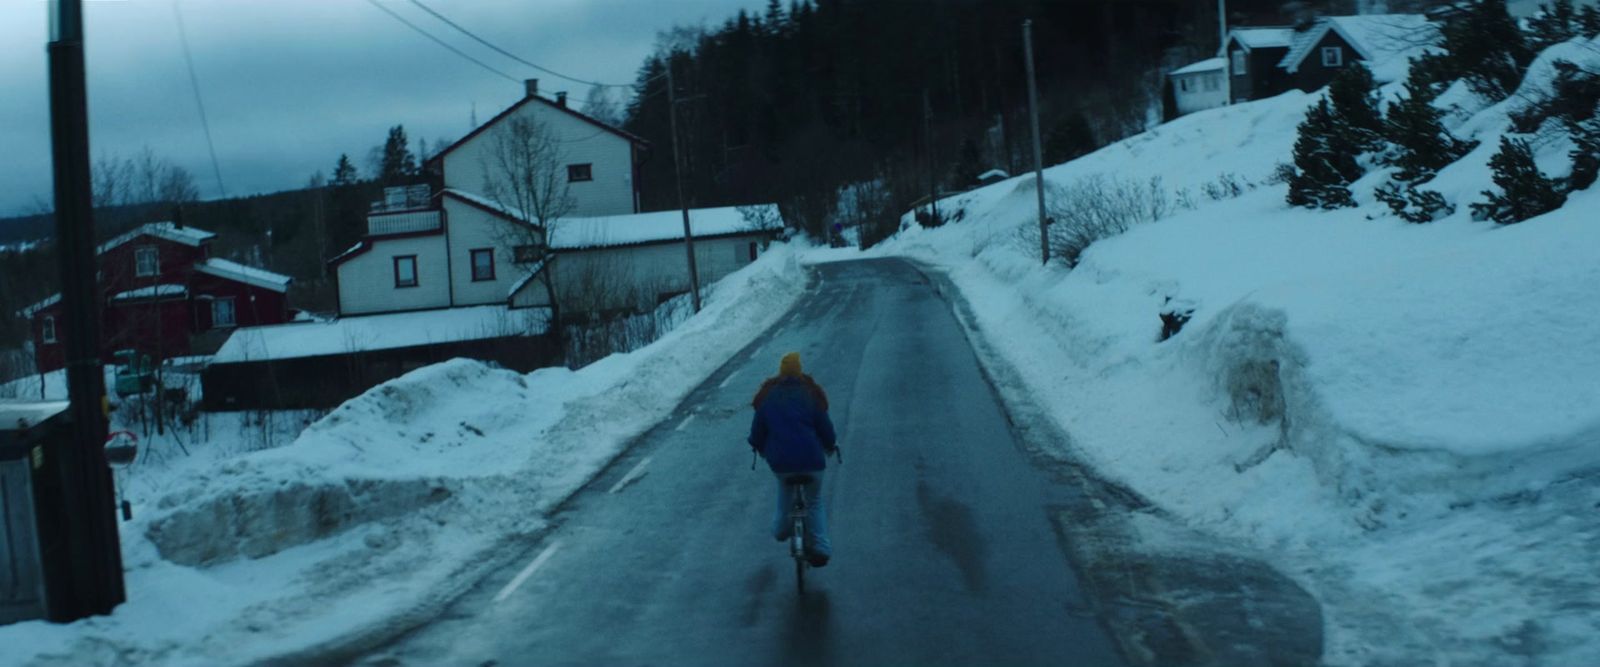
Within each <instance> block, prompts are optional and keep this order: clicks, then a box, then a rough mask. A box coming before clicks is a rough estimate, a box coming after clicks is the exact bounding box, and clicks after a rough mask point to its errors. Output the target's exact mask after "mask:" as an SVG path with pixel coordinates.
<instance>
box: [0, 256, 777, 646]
mask: <svg viewBox="0 0 1600 667" xmlns="http://www.w3.org/2000/svg"><path fill="white" fill-rule="evenodd" d="M806 284H807V276H806V274H805V271H804V269H803V268H802V266H801V264H800V261H799V250H798V249H796V248H795V247H793V246H790V245H775V246H773V247H772V248H771V249H770V250H769V252H767V253H766V254H765V255H763V256H762V257H761V258H760V259H759V260H757V261H756V262H754V263H752V264H751V265H749V266H747V267H745V268H743V269H741V270H740V271H738V272H736V273H734V274H731V275H729V276H728V277H726V278H724V279H722V280H721V281H718V282H717V283H715V284H714V285H711V286H708V287H707V289H706V301H705V308H704V309H703V310H702V312H700V313H699V314H697V315H695V316H694V317H691V318H689V319H688V320H687V321H686V322H685V323H684V324H682V325H681V326H679V327H678V329H676V330H675V331H673V332H671V333H669V334H667V335H666V336H664V337H663V338H662V339H661V340H659V341H657V342H655V343H653V344H651V345H649V346H646V347H644V348H641V349H639V350H636V351H634V352H631V353H627V354H618V355H613V356H611V357H607V358H606V359H603V360H601V361H599V362H596V363H594V364H591V365H590V366H587V367H585V368H583V369H581V370H578V371H571V370H567V369H562V368H552V369H541V370H539V371H535V372H533V373H530V374H527V375H521V374H517V373H514V372H511V371H507V370H504V369H500V368H495V367H492V366H490V365H487V364H484V363H481V362H477V361H470V360H465V359H456V360H452V361H448V362H445V363H441V364H435V365H433V366H428V367H425V368H422V369H419V370H416V371H413V372H411V373H408V374H406V375H404V376H402V377H400V378H396V379H394V380H391V381H389V382H386V383H384V384H382V385H380V386H378V387H374V388H373V389H371V390H369V391H367V392H366V393H364V394H362V395H361V396H358V397H356V398H354V399H351V400H350V401H348V402H346V403H345V404H344V405H342V406H340V407H339V408H337V409H335V410H334V411H332V412H331V413H329V414H328V415H326V416H325V417H324V418H322V419H321V420H320V421H317V422H316V423H315V424H312V425H311V426H310V427H308V428H306V429H305V431H304V433H302V434H301V435H300V437H299V438H298V439H297V440H295V441H294V442H293V443H292V444H289V445H287V446H282V447H277V448H273V449H266V450H261V451H254V452H250V453H245V454H243V455H240V456H237V457H233V458H229V459H226V460H222V461H218V462H215V463H210V464H207V465H186V466H180V467H176V468H175V469H176V470H181V473H182V474H181V476H174V477H172V478H170V479H166V480H165V481H163V482H161V483H155V482H154V481H153V480H150V481H147V484H146V486H145V487H144V488H145V489H146V490H147V491H149V492H150V493H149V494H148V495H146V496H144V497H142V498H135V500H136V501H138V504H137V505H136V506H135V508H134V511H135V520H134V521H132V522H129V523H124V524H122V529H123V551H124V561H125V564H126V566H127V569H128V574H127V583H128V591H129V596H128V602H127V603H125V604H123V605H121V606H120V607H118V608H117V610H116V611H115V613H113V614H112V615H111V616H108V617H100V618H93V619H88V620H85V621H80V622H77V623H73V624H70V625H64V626H58V625H51V624H48V623H44V622H38V621H34V622H27V623H18V624H13V625H10V626H5V627H0V645H3V646H5V647H6V648H5V656H6V657H5V661H6V663H7V664H19V665H55V664H62V665H68V664H70V665H80V664H117V663H137V664H171V665H226V664H248V663H252V662H257V661H262V660H280V661H284V662H286V663H288V664H300V663H306V662H318V661H328V660H334V661H337V660H338V659H340V656H346V655H349V654H350V652H351V651H356V650H360V649H361V648H363V647H365V646H367V645H369V644H370V643H371V642H372V641H373V640H376V639H382V638H386V637H391V636H393V635H394V634H395V633H396V632H399V631H403V630H405V629H406V628H409V627H412V626H413V625H414V624H415V623H417V622H419V621H421V620H424V619H426V618H430V617H431V616H432V615H434V614H436V613H438V612H439V611H440V610H442V609H443V608H444V607H445V606H446V605H447V604H449V602H450V601H451V600H453V599H455V598H456V597H458V596H459V594H460V593H462V592H464V591H465V590H466V589H467V587H468V586H470V585H471V584H472V583H473V582H475V581H477V580H478V579H479V578H481V576H482V575H483V574H485V573H486V572H488V571H490V570H492V568H494V567H495V566H497V565H499V564H501V563H502V562H503V561H504V560H505V559H507V558H515V557H517V556H520V554H521V551H522V550H523V548H524V547H523V545H524V544H525V542H526V540H527V539H528V537H529V536H531V535H534V534H537V533H538V532H539V531H541V530H544V529H545V527H546V524H545V520H544V518H543V517H544V516H545V514H546V513H547V512H548V511H549V510H550V509H551V508H553V507H554V506H555V505H556V504H558V503H560V502H561V501H562V500H563V499H565V498H566V497H568V496H569V495H570V494H571V493H573V492H574V491H576V490H577V489H578V488H580V487H581V486H582V485H583V484H584V483H585V482H587V481H588V480H589V479H591V478H593V476H594V475H595V474H597V473H598V471H599V470H600V469H601V468H603V467H604V465H605V464H606V463H607V462H609V461H610V460H611V459H612V458H613V457H615V456H616V455H617V454H618V453H619V452H620V451H622V449H623V448H624V447H626V446H627V444H628V443H629V442H631V441H633V440H634V439H635V438H636V437H637V436H638V435H639V434H641V433H643V432H644V431H645V430H647V429H649V428H650V427H652V426H653V425H655V424H656V423H658V422H659V421H661V420H662V419H663V418H665V417H666V416H667V415H668V414H669V413H670V412H671V411H672V410H673V409H674V408H676V407H677V405H678V403H679V402H680V401H682V400H683V398H684V397H685V396H687V395H688V393H689V392H690V391H691V390H693V389H694V388H695V387H696V386H698V385H699V384H700V383H702V382H703V381H704V380H705V379H706V378H707V377H710V375H711V374H712V373H713V372H715V371H716V369H717V368H719V367H720V366H721V365H722V364H723V363H724V362H725V361H726V360H727V359H728V358H730V357H731V356H732V355H733V354H734V353H735V352H737V351H738V350H740V349H741V348H743V347H744V346H745V345H747V344H748V343H749V342H750V341H751V340H753V339H754V338H755V337H756V336H757V335H759V334H760V333H761V332H763V331H765V330H766V329H767V328H768V327H770V326H771V325H772V324H773V323H775V322H776V321H777V320H778V318H780V317H781V316H783V315H784V314H785V313H787V312H789V310H790V308H791V307H792V306H793V304H794V303H795V302H796V301H797V300H798V298H799V297H800V295H801V294H802V293H803V292H804V290H805V288H806Z"/></svg>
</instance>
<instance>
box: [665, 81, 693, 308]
mask: <svg viewBox="0 0 1600 667" xmlns="http://www.w3.org/2000/svg"><path fill="white" fill-rule="evenodd" d="M667 108H668V112H667V115H668V116H670V117H671V119H672V121H671V122H672V178H673V181H674V182H675V184H676V185H677V188H678V208H680V209H682V210H683V247H684V249H685V250H687V251H688V253H689V293H690V294H692V295H693V297H694V312H697V313H698V312H700V268H699V267H698V266H696V264H695V259H694V233H693V232H691V231H690V229H689V204H688V203H687V202H685V201H684V199H683V158H682V157H681V156H680V155H679V153H678V87H677V85H676V84H675V83H674V82H673V79H672V57H671V56H668V57H667Z"/></svg>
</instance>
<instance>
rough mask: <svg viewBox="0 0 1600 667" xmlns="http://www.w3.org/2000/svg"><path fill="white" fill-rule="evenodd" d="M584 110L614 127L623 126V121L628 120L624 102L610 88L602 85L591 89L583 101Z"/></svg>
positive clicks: (591, 116) (590, 115) (592, 116)
mask: <svg viewBox="0 0 1600 667" xmlns="http://www.w3.org/2000/svg"><path fill="white" fill-rule="evenodd" d="M583 112H584V113H585V114H588V116H589V117H590V118H593V119H595V120H598V121H600V122H602V123H605V124H607V125H610V126H612V127H622V123H623V121H625V120H627V114H626V113H625V112H624V110H623V108H622V102H621V101H620V100H618V99H617V96H616V95H615V94H614V93H612V92H611V89H610V88H607V87H605V86H600V85H596V86H594V87H592V88H590V89H589V96H588V97H587V98H585V99H584V101H583Z"/></svg>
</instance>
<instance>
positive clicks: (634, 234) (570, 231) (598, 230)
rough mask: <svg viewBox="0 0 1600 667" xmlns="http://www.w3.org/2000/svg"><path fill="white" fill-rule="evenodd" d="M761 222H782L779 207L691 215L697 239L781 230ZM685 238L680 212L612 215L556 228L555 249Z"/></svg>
mask: <svg viewBox="0 0 1600 667" xmlns="http://www.w3.org/2000/svg"><path fill="white" fill-rule="evenodd" d="M760 220H781V218H779V217H778V207H777V205H776V204H759V205H756V206H724V207H721V208H699V209H691V210H690V211H689V225H690V228H691V229H692V230H693V231H694V237H695V238H701V237H711V236H726V235H729V234H738V233H744V232H750V233H755V232H775V231H778V229H779V227H775V226H770V223H767V224H768V226H762V223H760V222H759V221H760ZM681 238H683V212H682V211H678V210H671V211H656V212H653V213H634V214H631V215H610V216H603V217H591V218H566V219H564V220H562V221H561V222H560V223H558V224H557V225H556V228H555V232H554V233H553V234H552V235H551V239H550V240H551V244H550V245H551V247H552V248H555V249H556V250H580V249H586V248H611V247H620V246H630V245H640V244H645V243H656V242H660V241H671V240H675V239H681Z"/></svg>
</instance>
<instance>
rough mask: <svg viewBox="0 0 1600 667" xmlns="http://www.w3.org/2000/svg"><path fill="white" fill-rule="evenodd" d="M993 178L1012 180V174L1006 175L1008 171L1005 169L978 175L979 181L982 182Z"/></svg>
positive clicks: (992, 170) (991, 170)
mask: <svg viewBox="0 0 1600 667" xmlns="http://www.w3.org/2000/svg"><path fill="white" fill-rule="evenodd" d="M991 178H1011V174H1008V173H1006V170H1004V169H990V170H989V171H986V172H983V173H981V174H978V180H980V181H986V180H989V179H991Z"/></svg>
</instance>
